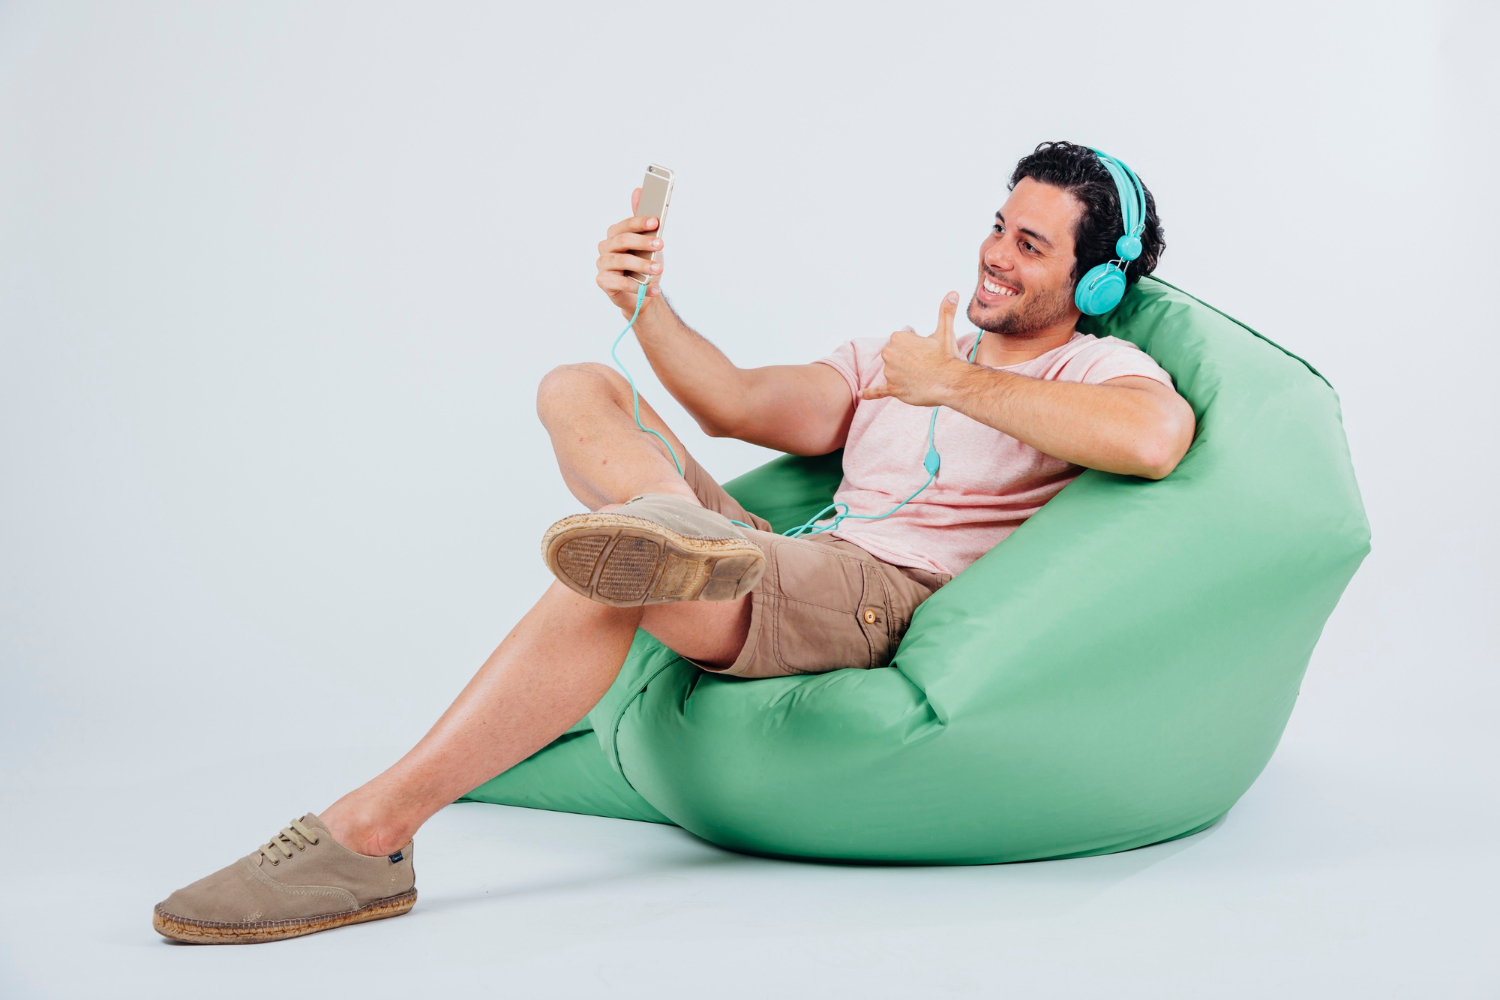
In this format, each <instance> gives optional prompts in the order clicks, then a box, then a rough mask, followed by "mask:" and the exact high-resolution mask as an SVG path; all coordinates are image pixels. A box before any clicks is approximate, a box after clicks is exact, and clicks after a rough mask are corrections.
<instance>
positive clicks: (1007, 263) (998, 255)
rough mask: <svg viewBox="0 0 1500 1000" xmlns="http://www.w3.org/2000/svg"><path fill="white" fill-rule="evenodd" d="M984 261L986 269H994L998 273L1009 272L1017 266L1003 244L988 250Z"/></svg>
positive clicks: (997, 244) (999, 243)
mask: <svg viewBox="0 0 1500 1000" xmlns="http://www.w3.org/2000/svg"><path fill="white" fill-rule="evenodd" d="M982 259H983V260H984V263H985V266H986V267H993V268H994V269H995V270H997V271H1009V270H1010V269H1011V268H1012V267H1014V266H1015V264H1014V262H1013V261H1012V260H1011V257H1010V252H1009V251H1008V250H1007V249H1006V248H1005V244H1004V243H1003V242H996V243H995V244H993V245H991V246H990V247H989V248H988V249H986V250H985V252H984V254H983V257H982Z"/></svg>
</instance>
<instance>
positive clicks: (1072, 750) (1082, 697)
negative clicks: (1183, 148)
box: [467, 278, 1370, 864]
mask: <svg viewBox="0 0 1500 1000" xmlns="http://www.w3.org/2000/svg"><path fill="white" fill-rule="evenodd" d="M1081 328H1082V329H1083V330H1084V331H1085V332H1089V333H1097V334H1100V335H1105V334H1112V335H1114V336H1116V337H1121V338H1124V339H1125V340H1129V341H1131V342H1133V343H1135V344H1137V345H1139V346H1140V347H1141V348H1143V349H1144V350H1146V351H1147V352H1148V353H1150V354H1151V356H1152V357H1154V358H1155V359H1156V360H1157V361H1158V362H1159V363H1160V364H1161V365H1162V366H1163V367H1164V368H1166V370H1167V371H1168V372H1170V373H1171V375H1172V378H1173V379H1174V380H1175V381H1176V383H1177V388H1178V390H1179V391H1180V392H1182V394H1183V395H1184V396H1185V397H1186V398H1187V399H1188V400H1189V402H1191V403H1192V405H1193V409H1194V410H1195V411H1196V413H1197V415H1198V434H1197V439H1196V440H1195V441H1194V442H1193V446H1192V449H1191V450H1190V451H1189V452H1188V454H1187V456H1186V457H1185V458H1184V459H1183V461H1182V463H1181V464H1180V465H1179V466H1178V467H1177V470H1176V471H1175V472H1173V473H1172V475H1171V476H1169V477H1167V478H1166V479H1164V480H1161V481H1160V482H1151V481H1147V480H1142V479H1136V478H1133V477H1130V476H1117V475H1111V474H1108V473H1101V472H1097V471H1087V472H1085V473H1084V474H1083V475H1081V476H1079V477H1078V479H1077V480H1075V481H1074V482H1073V483H1072V484H1070V485H1069V486H1068V487H1067V488H1066V489H1064V490H1063V491H1062V492H1061V493H1060V494H1059V495H1058V496H1057V497H1056V498H1055V499H1053V500H1052V501H1051V502H1050V503H1048V504H1047V505H1046V506H1045V507H1044V508H1043V509H1042V510H1041V511H1040V512H1039V513H1037V514H1036V515H1035V516H1034V517H1032V518H1031V520H1029V521H1027V522H1026V524H1025V525H1023V526H1022V527H1021V528H1020V530H1018V531H1016V532H1015V533H1014V534H1012V535H1011V536H1010V537H1009V538H1007V539H1006V540H1005V541H1004V542H1002V543H1001V544H999V545H997V546H996V547H995V548H994V549H993V550H992V551H990V552H989V553H988V554H987V555H985V556H984V557H983V558H982V559H980V560H979V561H978V562H976V563H975V564H974V565H973V566H971V567H970V568H969V569H967V570H966V571H964V572H963V573H962V574H960V575H959V576H958V578H957V579H955V580H954V581H953V582H952V583H950V584H949V585H948V586H946V587H944V588H943V589H942V590H940V591H938V592H937V594H935V595H934V596H933V597H932V598H930V599H929V600H928V601H927V602H926V603H925V604H923V605H922V606H921V607H920V608H919V609H918V610H917V613H916V617H915V619H914V620H913V621H912V625H911V629H910V631H909V632H908V633H907V634H906V637H905V639H904V640H903V641H902V643H901V647H900V649H899V650H898V652H897V655H896V657H895V659H894V661H893V662H892V664H891V666H890V667H889V668H887V669H883V670H837V671H833V672H831V673H825V674H814V675H808V676H802V677H786V678H773V679H767V680H749V681H746V680H739V679H735V678H729V677H723V676H715V675H712V674H705V673H703V672H701V671H699V670H696V669H694V668H693V667H692V666H690V665H688V664H687V663H686V662H684V661H683V660H682V659H680V658H678V657H677V656H676V655H675V654H673V653H672V652H671V651H670V650H668V649H666V648H665V647H663V646H662V645H661V644H659V643H657V642H656V641H655V640H654V639H652V638H651V637H650V636H647V635H645V634H644V633H641V634H639V635H638V636H637V638H636V642H635V645H634V646H633V647H632V649H631V652H630V655H629V657H628V658H627V660H626V662H625V666H624V669H622V670H621V671H620V677H619V680H618V681H617V682H616V683H615V684H614V686H613V687H612V688H611V689H610V691H609V693H608V694H607V695H606V696H605V697H604V699H603V700H602V701H601V702H600V703H599V705H598V706H597V707H596V708H595V709H594V710H593V712H591V713H590V714H589V716H588V717H587V718H586V719H585V720H584V721H583V722H581V723H580V724H579V725H578V726H576V727H575V728H574V730H573V731H571V732H569V733H567V734H566V735H564V736H563V737H562V738H561V739H559V740H557V741H556V742H555V743H553V744H552V745H551V746H549V747H547V748H546V749H544V750H542V751H541V752H540V753H538V754H536V755H535V756H534V757H532V758H531V759H530V760H527V761H525V762H523V763H522V764H520V765H519V766H517V767H515V768H513V769H511V770H510V771H508V772H506V773H505V774H502V775H500V776H499V777H497V778H495V779H494V780H493V781H490V782H488V783H486V784H485V785H482V786H481V787H479V788H477V789H475V790H474V791H473V792H471V793H470V794H469V795H468V796H467V798H468V799H471V800H479V801H485V802H498V803H505V804H511V805H523V806H534V807H539V808H544V809H559V810H565V811H569V812H580V813H593V814H597V815H602V816H617V817H624V818H630V819H640V820H653V821H656V822H669V823H676V824H678V825H679V826H682V827H684V828H685V829H687V830H689V831H691V832H693V833H694V834H697V835H698V836H699V837H702V838H704V839H706V840H709V841H712V842H713V843H715V844H720V845H722V846H724V847H727V848H731V849H733V850H736V851H747V852H752V853H756V854H765V855H775V856H784V857H798V858H827V859H840V860H858V861H874V862H904V863H928V864H988V863H993V862H1002V861H1027V860H1032V859H1037V858H1068V857H1078V856H1082V855H1090V854H1106V853H1110V852H1113V851H1124V850H1129V849H1131V848H1134V847H1142V846H1144V845H1146V844H1152V843H1156V842H1158V841H1163V840H1170V839H1172V838H1175V837H1182V836H1186V835H1188V834H1191V833H1195V832H1197V831H1199V830H1202V829H1204V828H1205V827H1208V826H1210V825H1211V824H1213V823H1214V822H1215V821H1216V820H1218V819H1219V818H1220V817H1222V816H1223V815H1224V814H1225V812H1227V811H1228V809H1229V808H1230V806H1232V805H1233V804H1234V803H1235V801H1236V800H1237V799H1238V798H1239V797H1240V796H1241V795H1243V794H1244V792H1245V790H1246V789H1247V788H1249V787H1250V783H1251V782H1252V781H1254V780H1255V777H1256V775H1258V774H1259V773H1260V771H1261V769H1262V768H1263V767H1265V765H1266V762H1267V761H1268V760H1269V759H1270V757H1271V752H1272V751H1273V750H1274V749H1275V747H1276V743H1277V741H1278V740H1279V739H1280V737H1281V733H1282V730H1283V728H1284V727H1285V725H1286V721H1287V717H1288V716H1289V715H1290V714H1291V711H1292V704H1293V702H1294V701H1295V700H1296V697H1297V689H1298V684H1299V683H1300V681H1301V678H1302V673H1303V671H1304V670H1305V669H1306V667H1307V662H1308V658H1309V656H1310V655H1311V654H1312V650H1313V645H1314V644H1315V643H1316V642H1317V640H1318V635H1319V633H1320V632H1321V631H1322V628H1323V623H1324V622H1325V621H1327V619H1328V616H1329V614H1330V613H1331V612H1332V611H1333V608H1334V605H1335V604H1336V603H1337V601H1338V599H1339V595H1340V594H1341V593H1342V592H1343V590H1344V587H1345V585H1346V584H1347V583H1348V582H1349V579H1350V578H1351V577H1352V576H1353V575H1354V571H1355V569H1356V568H1357V567H1358V566H1359V564H1360V561H1361V560H1362V559H1363V558H1364V556H1365V554H1366V552H1367V551H1368V550H1369V539H1370V533H1369V525H1368V523H1367V521H1366V520H1365V514H1364V509H1363V507H1362V505H1361V503H1360V497H1359V490H1358V487H1357V486H1356V484H1355V481H1354V472H1353V469H1352V467H1351V465H1350V461H1349V451H1348V446H1347V444H1346V442H1345V440H1344V433H1343V428H1342V425H1341V423H1340V419H1339V404H1338V398H1337V396H1335V394H1334V392H1333V389H1332V388H1331V387H1330V386H1329V385H1328V383H1327V382H1326V381H1325V380H1324V379H1323V378H1322V376H1320V375H1319V374H1318V373H1317V372H1316V371H1314V370H1313V369H1312V368H1311V367H1310V366H1309V365H1307V364H1306V363H1305V362H1303V361H1302V360H1300V359H1299V358H1297V357H1296V356H1294V355H1292V354H1290V353H1288V352H1286V351H1284V350H1282V349H1281V348H1279V347H1277V346H1276V345H1275V344H1273V343H1271V342H1270V341H1268V340H1265V339H1264V338H1262V337H1260V336H1259V335H1258V334H1256V333H1254V332H1253V331H1252V330H1250V329H1248V328H1247V327H1245V326H1243V325H1242V324H1240V323H1238V322H1236V321H1235V320H1232V319H1230V318H1228V317H1226V316H1224V315H1223V314H1221V313H1219V312H1217V311H1216V310H1214V309H1212V308H1211V307H1209V306H1207V305H1204V304H1203V303H1201V302H1199V301H1198V300H1196V299H1194V298H1193V297H1192V296H1190V295H1187V294H1185V293H1183V292H1181V291H1179V290H1177V289H1175V288H1173V287H1172V286H1170V285H1168V284H1166V283H1165V282H1161V281H1157V280H1154V279H1149V278H1148V279H1145V280H1143V281H1141V282H1140V283H1139V284H1137V285H1136V286H1134V287H1133V288H1132V289H1131V290H1130V292H1129V294H1128V295H1127V296H1126V298H1125V300H1124V302H1123V303H1122V304H1121V305H1120V306H1119V307H1117V308H1116V309H1115V310H1114V311H1113V312H1112V313H1110V314H1109V315H1108V316H1105V317H1102V318H1098V319H1086V320H1085V322H1084V324H1083V325H1082V327H1081ZM839 469H840V466H839V455H837V454H834V455H828V456H824V457H821V458H812V459H807V458H793V457H784V458H778V459H776V460H774V461H772V462H769V463H768V464H766V465H764V466H762V467H760V468H759V469H756V470H754V471H752V472H750V473H749V474H747V475H744V476H741V477H740V478H738V479H736V480H734V481H733V482H731V483H729V484H728V489H729V492H730V493H732V494H733V495H734V496H735V497H736V498H737V499H738V500H739V501H740V502H741V503H743V504H744V505H745V506H746V507H747V508H749V509H750V510H753V511H755V512H757V513H759V514H761V515H762V516H764V517H766V518H767V519H769V520H770V521H771V522H772V524H774V525H775V526H776V527H777V529H784V528H786V527H789V526H791V525H794V524H798V523H800V522H801V521H803V520H804V519H805V518H807V517H808V516H809V515H811V514H812V513H814V512H816V511H817V510H818V509H819V508H820V507H822V506H823V505H824V504H826V503H827V502H828V500H829V497H830V495H831V494H832V492H833V490H834V488H835V487H836V486H837V485H838V482H839V478H840V471H839ZM563 667H564V665H562V664H559V669H562V668H563Z"/></svg>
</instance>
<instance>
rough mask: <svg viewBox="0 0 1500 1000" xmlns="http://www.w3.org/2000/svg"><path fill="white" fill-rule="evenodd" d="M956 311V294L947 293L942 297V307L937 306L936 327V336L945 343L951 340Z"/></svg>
mask: <svg viewBox="0 0 1500 1000" xmlns="http://www.w3.org/2000/svg"><path fill="white" fill-rule="evenodd" d="M957 311H958V293H957V292H949V293H948V294H947V295H944V296H943V302H942V305H940V306H938V325H937V331H936V336H939V337H942V338H943V339H944V340H946V341H952V340H953V314H954V313H956V312H957Z"/></svg>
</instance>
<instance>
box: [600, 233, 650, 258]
mask: <svg viewBox="0 0 1500 1000" xmlns="http://www.w3.org/2000/svg"><path fill="white" fill-rule="evenodd" d="M661 246H662V243H661V240H660V239H659V238H657V237H655V236H652V235H651V234H650V233H634V232H627V233H616V234H615V235H613V236H608V237H605V238H604V239H602V240H600V241H599V252H600V253H601V254H606V253H622V252H624V251H626V250H644V251H645V252H646V253H650V252H651V251H653V250H660V249H661Z"/></svg>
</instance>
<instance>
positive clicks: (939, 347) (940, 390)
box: [861, 292, 968, 406]
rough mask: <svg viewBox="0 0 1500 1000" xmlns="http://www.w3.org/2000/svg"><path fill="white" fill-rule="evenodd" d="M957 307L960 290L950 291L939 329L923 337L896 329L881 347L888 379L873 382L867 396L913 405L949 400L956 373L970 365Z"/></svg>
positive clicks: (934, 403)
mask: <svg viewBox="0 0 1500 1000" xmlns="http://www.w3.org/2000/svg"><path fill="white" fill-rule="evenodd" d="M957 311H958V293H957V292H949V293H948V294H947V295H945V296H943V301H942V304H941V305H939V306H938V322H937V329H936V330H935V331H933V333H932V335H931V336H927V337H923V336H921V335H919V334H916V333H913V332H912V331H910V330H897V331H896V332H895V333H893V334H891V340H890V343H888V344H886V345H885V347H884V348H882V349H881V351H880V357H881V360H883V361H884V362H885V381H884V382H883V383H881V384H879V385H872V386H870V387H869V388H868V389H866V390H865V391H864V392H863V393H861V395H862V396H863V398H865V399H884V398H886V397H887V396H894V397H895V398H896V399H899V400H901V401H902V402H903V403H910V404H911V405H912V406H937V405H939V404H941V403H943V402H945V401H946V398H947V394H948V392H949V391H951V390H952V388H953V386H954V384H955V381H956V377H957V376H961V375H962V374H963V371H964V369H966V368H967V367H968V366H967V365H966V364H965V363H964V360H963V357H962V356H961V355H960V354H959V352H958V338H957V337H956V336H954V333H953V314H954V313H955V312H957Z"/></svg>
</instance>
